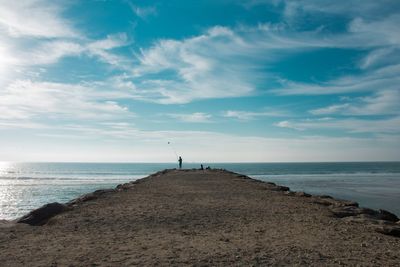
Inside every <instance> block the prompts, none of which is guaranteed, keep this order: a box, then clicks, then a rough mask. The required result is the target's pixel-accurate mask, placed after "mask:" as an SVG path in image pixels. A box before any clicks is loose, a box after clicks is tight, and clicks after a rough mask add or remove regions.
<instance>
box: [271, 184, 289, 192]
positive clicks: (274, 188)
mask: <svg viewBox="0 0 400 267" xmlns="http://www.w3.org/2000/svg"><path fill="white" fill-rule="evenodd" d="M269 190H272V191H289V190H290V188H289V187H287V186H282V185H275V186H272V187H271V188H269Z"/></svg>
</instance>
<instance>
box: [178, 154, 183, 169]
mask: <svg viewBox="0 0 400 267" xmlns="http://www.w3.org/2000/svg"><path fill="white" fill-rule="evenodd" d="M178 162H179V169H182V158H181V157H179V159H178Z"/></svg>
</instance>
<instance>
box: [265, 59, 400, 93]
mask: <svg viewBox="0 0 400 267" xmlns="http://www.w3.org/2000/svg"><path fill="white" fill-rule="evenodd" d="M399 73H400V65H392V66H388V67H383V68H380V69H377V70H374V71H371V72H367V73H365V74H360V75H349V76H343V77H339V78H337V79H334V80H331V81H326V82H322V83H312V84H311V83H310V84H307V83H299V82H292V81H282V85H283V88H281V89H276V90H273V92H274V93H276V94H279V95H327V94H342V93H348V92H368V91H370V92H371V91H372V92H376V91H379V90H397V89H398V84H399V82H400V76H399Z"/></svg>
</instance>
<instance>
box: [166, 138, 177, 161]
mask: <svg viewBox="0 0 400 267" xmlns="http://www.w3.org/2000/svg"><path fill="white" fill-rule="evenodd" d="M168 145H170V147H171V149H172V151H173V152H174V154H175V157H176V160H178V158H179V157H178V154H177V153H176V150H175V148H174V146H173V145H172V144H171V142H169V141H168Z"/></svg>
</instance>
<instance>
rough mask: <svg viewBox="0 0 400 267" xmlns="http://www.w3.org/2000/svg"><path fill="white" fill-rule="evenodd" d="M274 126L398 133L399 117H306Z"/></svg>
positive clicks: (297, 128)
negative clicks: (305, 118)
mask: <svg viewBox="0 0 400 267" xmlns="http://www.w3.org/2000/svg"><path fill="white" fill-rule="evenodd" d="M275 126H278V127H282V128H290V129H295V130H299V131H304V130H316V129H318V130H333V129H336V130H342V131H345V132H346V133H372V134H379V133H396V134H398V133H400V117H399V116H396V117H393V118H388V119H378V120H373V119H353V118H346V119H334V118H321V119H307V120H300V121H287V120H286V121H281V122H278V123H276V124H275Z"/></svg>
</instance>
